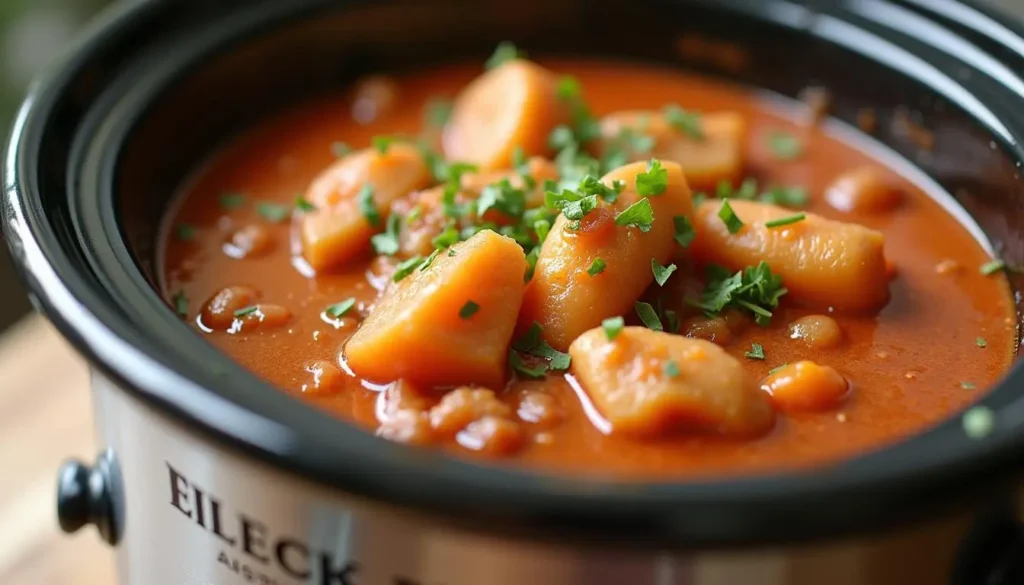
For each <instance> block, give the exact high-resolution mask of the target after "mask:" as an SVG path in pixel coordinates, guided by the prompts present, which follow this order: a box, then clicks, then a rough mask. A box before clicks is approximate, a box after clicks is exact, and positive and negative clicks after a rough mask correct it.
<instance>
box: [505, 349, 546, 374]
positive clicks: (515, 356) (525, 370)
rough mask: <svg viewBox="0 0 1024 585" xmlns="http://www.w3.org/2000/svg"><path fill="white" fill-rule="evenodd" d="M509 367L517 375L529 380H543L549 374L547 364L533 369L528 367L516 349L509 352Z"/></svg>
mask: <svg viewBox="0 0 1024 585" xmlns="http://www.w3.org/2000/svg"><path fill="white" fill-rule="evenodd" d="M508 365H509V367H510V368H512V370H513V371H515V372H516V373H517V374H520V375H522V376H525V377H527V378H535V379H536V378H543V377H544V375H545V374H547V373H548V365H547V364H546V363H541V364H539V365H537V366H535V367H532V368H531V367H530V366H527V365H526V362H524V361H523V358H522V356H520V355H519V353H518V352H517V351H516V350H514V349H509V350H508Z"/></svg>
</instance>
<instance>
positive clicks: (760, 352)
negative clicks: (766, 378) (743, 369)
mask: <svg viewBox="0 0 1024 585" xmlns="http://www.w3.org/2000/svg"><path fill="white" fill-rule="evenodd" d="M743 355H745V356H746V357H748V358H750V359H752V360H763V359H764V347H762V346H761V344H760V343H751V344H750V351H748V352H746V353H744V354H743Z"/></svg>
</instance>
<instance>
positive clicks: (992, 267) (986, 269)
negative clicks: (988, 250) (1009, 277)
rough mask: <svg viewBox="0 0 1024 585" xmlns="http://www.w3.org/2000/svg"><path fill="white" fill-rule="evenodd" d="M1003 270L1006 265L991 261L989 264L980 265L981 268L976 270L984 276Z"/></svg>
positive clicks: (1000, 261)
mask: <svg viewBox="0 0 1024 585" xmlns="http://www.w3.org/2000/svg"><path fill="white" fill-rule="evenodd" d="M1004 270H1006V263H1005V262H1003V261H1002V260H992V261H991V262H986V263H984V264H982V265H981V267H979V268H978V272H980V273H982V274H984V275H985V276H991V275H993V274H995V273H996V272H1002V271H1004Z"/></svg>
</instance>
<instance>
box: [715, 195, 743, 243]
mask: <svg viewBox="0 0 1024 585" xmlns="http://www.w3.org/2000/svg"><path fill="white" fill-rule="evenodd" d="M718 217H719V219H721V220H722V223H724V224H725V227H726V229H728V230H729V233H730V234H735V233H736V232H738V231H740V230H741V229H743V225H744V224H743V221H742V220H741V219H740V218H739V217H738V216H737V215H736V212H735V211H733V210H732V206H731V205H729V200H728V199H722V207H720V208H719V209H718Z"/></svg>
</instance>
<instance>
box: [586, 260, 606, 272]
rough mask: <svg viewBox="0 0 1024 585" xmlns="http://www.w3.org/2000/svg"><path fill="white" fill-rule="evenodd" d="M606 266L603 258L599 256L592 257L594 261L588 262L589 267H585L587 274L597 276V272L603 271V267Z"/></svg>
mask: <svg viewBox="0 0 1024 585" xmlns="http://www.w3.org/2000/svg"><path fill="white" fill-rule="evenodd" d="M607 266H608V265H607V264H606V263H605V261H604V260H602V259H600V258H594V261H593V262H591V263H590V268H587V274H589V275H590V276H597V275H598V274H601V273H602V272H604V269H605V267H607Z"/></svg>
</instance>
